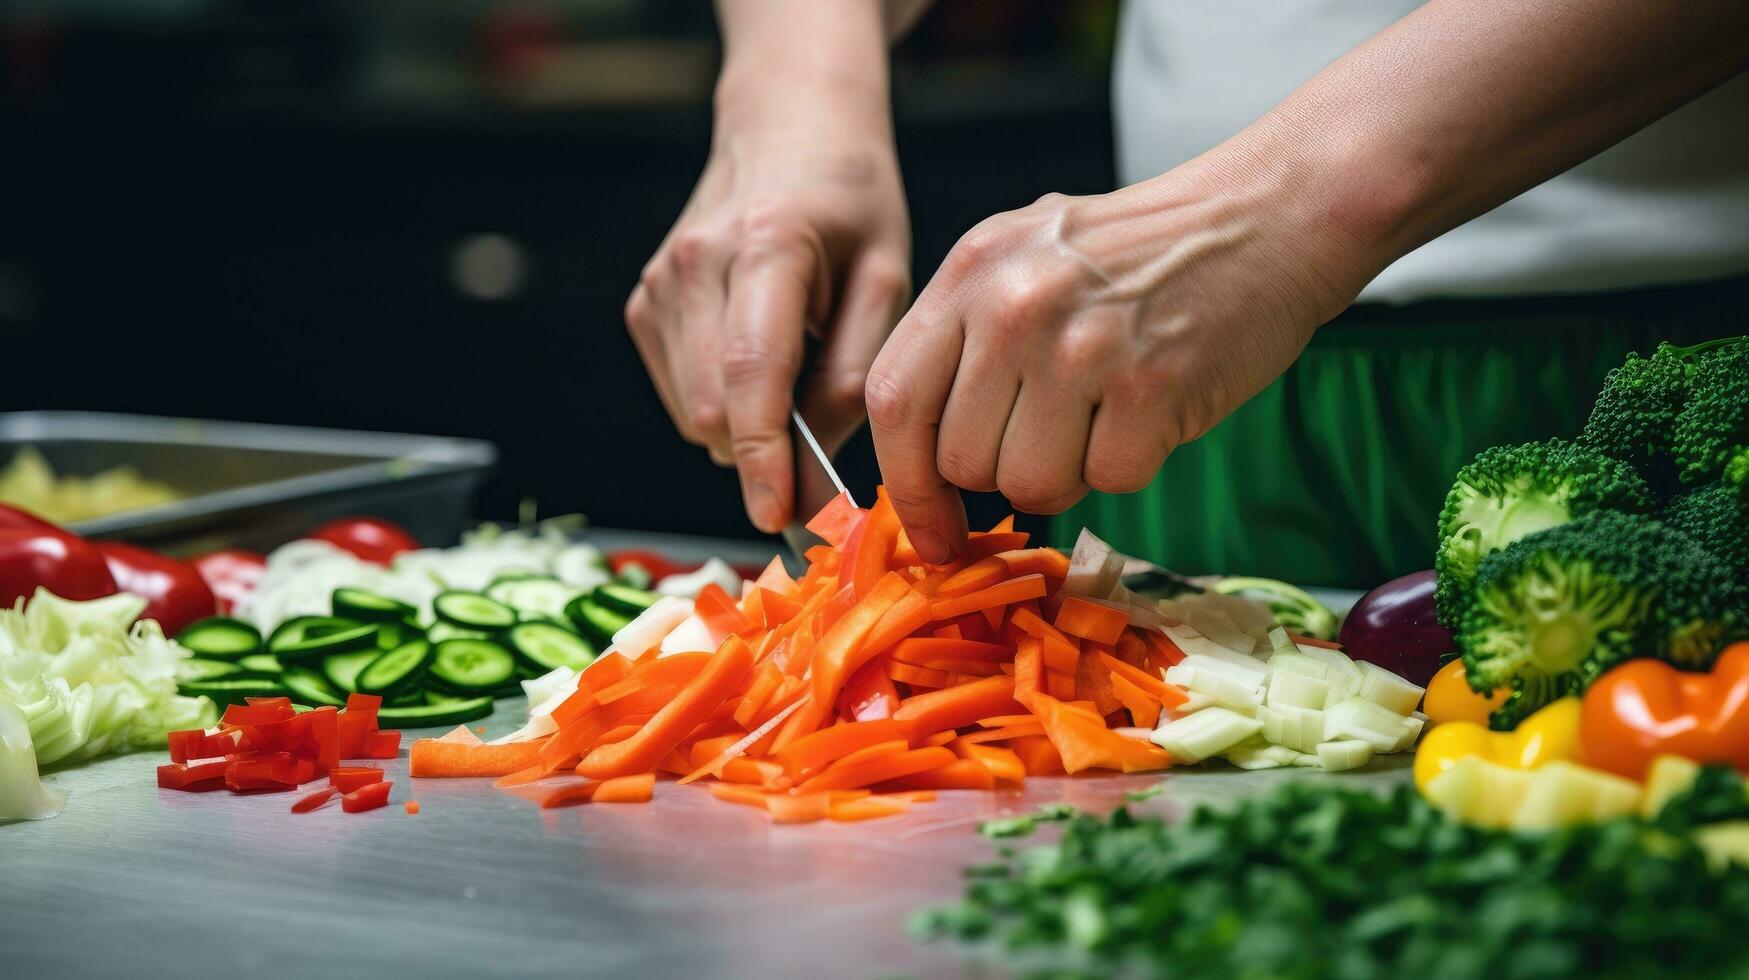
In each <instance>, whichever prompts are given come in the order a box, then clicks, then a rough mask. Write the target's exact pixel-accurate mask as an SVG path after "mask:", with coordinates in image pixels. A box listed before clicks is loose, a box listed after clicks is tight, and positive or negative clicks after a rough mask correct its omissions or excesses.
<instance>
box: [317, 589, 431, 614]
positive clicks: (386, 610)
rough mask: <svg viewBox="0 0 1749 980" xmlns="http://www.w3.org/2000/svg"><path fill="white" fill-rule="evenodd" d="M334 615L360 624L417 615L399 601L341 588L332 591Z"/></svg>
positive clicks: (362, 591)
mask: <svg viewBox="0 0 1749 980" xmlns="http://www.w3.org/2000/svg"><path fill="white" fill-rule="evenodd" d="M333 604H334V615H335V616H337V617H341V618H344V619H354V620H357V621H359V622H361V623H392V622H397V621H399V620H403V619H407V618H408V617H410V616H413V615H415V614H417V612H418V610H416V609H414V608H413V607H412V606H409V605H407V604H406V603H405V602H402V601H401V600H399V599H391V598H389V597H388V596H381V595H377V594H376V593H375V592H366V591H365V590H363V589H353V588H348V587H346V586H342V587H340V588H338V589H335V590H334V598H333Z"/></svg>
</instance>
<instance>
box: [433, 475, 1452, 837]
mask: <svg viewBox="0 0 1749 980" xmlns="http://www.w3.org/2000/svg"><path fill="white" fill-rule="evenodd" d="M808 527H809V529H810V530H812V531H814V532H815V533H816V534H818V535H819V536H820V537H821V538H823V539H824V540H825V541H826V542H827V543H826V544H824V545H821V546H818V547H816V548H814V549H812V550H810V551H809V553H808V554H807V556H806V557H807V559H808V562H809V567H808V570H807V572H806V573H805V574H804V575H802V577H801V578H799V579H792V578H791V577H790V576H789V575H788V574H787V573H786V572H785V570H784V568H783V566H782V564H781V563H779V562H777V561H773V562H772V564H771V565H770V566H769V567H768V568H766V569H765V571H764V572H763V573H762V574H761V575H760V576H759V577H758V579H757V581H754V582H750V583H747V585H746V586H745V588H744V589H743V591H742V595H741V597H740V599H739V600H738V601H737V600H735V599H732V598H730V596H729V594H728V593H727V592H726V591H725V590H724V589H723V588H721V587H720V586H718V585H717V584H715V583H712V584H710V585H708V586H706V587H705V588H704V590H703V591H702V592H701V593H700V594H699V595H698V597H697V598H696V600H686V599H678V598H672V597H669V598H663V599H661V600H659V601H657V602H656V603H654V604H653V605H652V606H651V607H650V608H648V609H647V610H645V611H644V612H643V614H641V615H640V616H638V617H637V619H635V620H633V621H632V622H631V623H629V624H627V625H626V626H625V627H624V628H623V629H621V630H619V631H618V632H617V633H615V634H614V636H613V643H612V645H611V646H610V647H609V648H608V650H607V651H606V652H605V653H604V655H603V656H602V657H601V658H599V659H598V660H596V661H594V662H593V663H591V664H590V665H588V666H587V667H586V668H585V669H583V670H582V671H581V672H576V671H572V670H569V669H564V668H561V669H558V670H555V671H553V672H552V673H551V674H549V675H547V676H545V677H542V678H540V679H539V680H538V681H531V682H529V683H528V684H527V685H526V686H527V687H528V688H529V703H530V705H531V708H530V720H529V723H528V724H527V725H526V726H524V728H523V729H521V730H520V731H518V732H516V733H513V734H512V735H510V736H507V737H506V738H504V739H501V740H499V741H498V742H496V743H489V744H482V743H480V742H479V741H478V740H477V739H476V738H474V737H473V735H472V733H470V732H468V731H467V730H466V729H458V730H457V732H455V733H452V735H451V736H450V737H446V738H444V739H441V740H422V741H420V742H417V743H415V745H414V747H413V750H412V755H411V761H412V773H413V775H414V776H416V777H432V776H473V777H477V776H487V775H495V776H499V777H501V778H500V780H499V782H500V785H504V786H517V785H523V784H531V783H535V782H537V781H540V780H544V779H546V778H548V777H571V778H570V783H571V784H570V785H564V786H560V787H558V788H556V789H554V790H552V791H551V792H550V793H549V794H548V795H547V797H546V799H545V803H546V804H547V805H550V806H558V805H565V804H570V803H577V802H583V801H585V800H596V801H599V800H601V799H603V794H606V795H607V796H610V797H613V798H621V794H622V792H623V791H624V787H625V786H626V784H624V783H622V782H619V781H622V780H636V783H635V785H636V787H638V791H637V794H636V795H639V796H641V797H647V796H648V792H649V787H650V786H651V785H652V784H653V781H654V774H655V773H656V772H666V773H670V774H673V775H676V776H679V777H680V782H681V783H682V784H685V783H690V782H693V781H696V780H700V779H705V778H707V777H709V778H710V779H711V782H710V784H709V786H710V790H711V792H712V793H714V794H716V795H717V796H718V797H720V798H722V799H724V800H727V801H729V802H732V803H739V804H744V805H747V806H752V807H756V808H759V809H761V810H764V811H765V812H766V813H767V814H768V815H769V816H770V817H771V819H773V820H775V821H779V822H807V821H812V820H819V819H824V818H831V819H839V820H859V819H867V818H871V817H879V816H886V815H890V814H893V813H898V812H901V811H903V810H904V809H905V808H906V807H908V806H910V805H911V804H913V803H916V802H920V801H923V800H927V799H929V798H930V797H931V796H932V794H933V793H934V792H935V791H937V790H944V789H984V790H988V789H994V788H995V787H997V786H998V785H1015V784H1018V783H1020V782H1022V781H1023V780H1024V779H1025V778H1026V777H1027V776H1029V775H1041V774H1059V773H1076V772H1081V771H1083V770H1088V769H1109V770H1116V771H1121V772H1136V771H1145V770H1155V769H1163V768H1165V767H1167V766H1169V765H1172V764H1174V763H1175V762H1176V763H1195V762H1199V761H1202V760H1203V759H1205V758H1209V757H1211V756H1214V755H1217V754H1225V756H1226V757H1227V758H1229V759H1233V760H1235V761H1238V762H1240V763H1241V764H1246V765H1250V766H1252V767H1262V766H1271V765H1294V764H1311V765H1327V766H1329V767H1330V768H1349V767H1352V766H1355V765H1358V764H1361V763H1363V762H1365V761H1366V759H1367V758H1368V757H1369V756H1370V755H1371V753H1372V752H1374V751H1380V752H1384V751H1398V750H1401V749H1403V748H1406V747H1407V746H1408V745H1410V744H1411V743H1413V741H1414V739H1415V736H1416V734H1417V733H1418V732H1419V729H1420V720H1419V719H1418V718H1417V717H1415V716H1414V715H1413V712H1414V710H1415V708H1416V706H1417V704H1418V703H1419V701H1420V697H1421V689H1420V688H1419V687H1416V686H1414V685H1411V684H1409V683H1408V682H1406V681H1404V680H1402V679H1401V678H1399V677H1396V676H1395V675H1392V674H1390V673H1389V672H1388V671H1385V670H1382V669H1380V668H1377V667H1375V666H1373V665H1371V664H1356V663H1354V662H1352V661H1350V660H1348V658H1346V657H1344V656H1343V655H1342V654H1341V653H1340V652H1339V651H1338V650H1336V649H1335V648H1334V644H1329V643H1325V642H1322V641H1311V640H1309V638H1300V639H1305V640H1307V642H1305V643H1299V642H1296V639H1295V638H1294V637H1293V636H1291V635H1290V634H1288V633H1287V632H1286V631H1285V630H1283V629H1281V628H1280V627H1278V626H1276V625H1275V623H1274V621H1273V620H1272V619H1270V618H1269V616H1268V613H1267V611H1261V610H1260V607H1257V606H1255V605H1253V604H1251V603H1250V602H1249V601H1248V600H1244V599H1239V598H1236V597H1232V596H1221V595H1211V596H1209V597H1207V599H1208V601H1207V602H1206V603H1202V604H1190V605H1181V606H1180V607H1178V611H1180V612H1181V613H1183V614H1184V615H1186V616H1195V617H1197V622H1198V624H1199V625H1200V626H1201V627H1202V628H1203V629H1206V630H1208V635H1205V634H1204V633H1202V632H1199V631H1198V630H1197V629H1193V628H1191V627H1190V626H1189V625H1187V624H1186V623H1182V622H1179V621H1178V620H1175V619H1172V618H1169V617H1168V616H1167V615H1166V614H1164V613H1163V612H1162V611H1161V609H1160V607H1159V606H1157V605H1156V604H1154V603H1151V602H1147V601H1143V600H1138V599H1135V598H1134V597H1131V596H1128V595H1126V594H1124V593H1123V592H1122V587H1121V586H1119V585H1118V584H1117V574H1118V570H1119V569H1120V568H1121V565H1122V558H1121V556H1117V555H1115V554H1113V553H1112V552H1111V550H1110V549H1109V548H1107V547H1105V546H1104V545H1103V543H1101V542H1098V540H1097V539H1096V538H1093V537H1092V536H1091V535H1087V536H1085V537H1084V539H1083V546H1082V547H1079V548H1078V549H1077V551H1076V554H1075V556H1074V558H1073V559H1071V558H1070V557H1067V556H1064V555H1063V554H1062V553H1060V552H1058V551H1055V550H1053V549H1050V548H1029V547H1027V535H1026V534H1024V533H1021V532H1017V531H1015V530H1013V527H1012V522H1011V521H1004V522H1003V523H1002V524H1000V525H998V526H997V527H995V528H993V529H991V530H990V531H987V532H983V533H977V534H973V535H972V536H971V538H970V540H969V542H968V545H967V548H966V552H965V554H964V555H962V556H961V557H960V558H959V559H958V560H956V561H954V562H953V563H952V564H949V565H946V566H929V565H925V564H924V563H922V562H921V561H920V560H919V559H918V557H917V555H916V552H915V551H914V550H913V549H912V548H911V546H910V544H909V542H908V541H907V540H906V538H905V535H904V532H903V530H902V529H901V527H900V525H899V521H898V518H897V516H896V514H895V513H894V511H893V509H892V507H891V506H890V505H889V504H888V502H887V501H886V498H885V497H884V495H883V496H881V497H880V498H879V499H878V500H877V502H876V503H875V505H874V506H873V507H872V508H870V509H868V510H863V509H860V508H857V507H855V506H854V505H853V504H851V503H850V501H849V498H848V497H845V496H840V497H839V498H838V499H837V500H835V501H833V503H831V504H830V505H828V506H827V507H826V508H825V509H824V510H823V511H822V512H821V513H820V514H819V515H817V516H816V517H815V518H814V520H813V521H811V522H810V523H809V525H808ZM1235 614H1237V615H1239V616H1240V617H1241V618H1243V619H1245V620H1246V623H1245V628H1242V627H1241V626H1240V625H1239V624H1238V623H1236V622H1235V621H1234V615H1235ZM1253 616H1261V620H1260V621H1252V620H1251V618H1250V617H1253ZM1246 628H1249V632H1248V631H1246ZM1259 652H1261V653H1263V654H1264V657H1259V656H1258V654H1259ZM1265 658H1267V659H1265ZM1181 684H1182V686H1181ZM1156 726H1159V727H1158V729H1157V730H1156ZM573 774H575V775H573ZM575 776H581V777H583V778H584V781H583V782H581V783H579V782H577V781H576V779H575Z"/></svg>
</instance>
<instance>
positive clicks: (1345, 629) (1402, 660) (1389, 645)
mask: <svg viewBox="0 0 1749 980" xmlns="http://www.w3.org/2000/svg"><path fill="white" fill-rule="evenodd" d="M1434 577H1435V576H1434V574H1433V571H1432V570H1431V569H1429V570H1428V571H1425V572H1416V573H1414V574H1412V575H1405V576H1403V577H1402V578H1397V579H1392V580H1391V581H1389V582H1386V583H1385V584H1383V585H1381V586H1379V587H1378V588H1376V589H1373V590H1372V591H1371V592H1368V593H1367V594H1366V595H1364V596H1361V597H1360V601H1359V602H1357V603H1355V604H1354V608H1353V609H1352V610H1350V611H1349V613H1348V618H1347V619H1345V620H1343V621H1342V632H1341V634H1340V635H1338V636H1337V640H1338V641H1340V642H1341V643H1342V646H1343V648H1344V649H1346V650H1347V652H1348V655H1349V656H1350V657H1353V658H1354V659H1356V660H1369V661H1371V662H1373V663H1375V664H1378V665H1379V666H1380V667H1383V668H1385V669H1386V670H1389V671H1391V672H1392V673H1395V674H1397V675H1399V676H1401V677H1403V678H1405V679H1407V680H1408V681H1409V682H1410V683H1413V684H1420V685H1421V686H1423V687H1425V686H1427V682H1428V681H1430V680H1432V679H1433V674H1434V672H1435V671H1437V670H1439V658H1440V657H1441V656H1443V655H1444V654H1447V653H1450V652H1451V651H1453V650H1456V649H1457V644H1456V643H1455V642H1453V640H1452V638H1451V631H1450V630H1448V629H1446V628H1445V627H1443V626H1441V625H1439V620H1438V619H1437V618H1435V617H1434V615H1433V584H1434Z"/></svg>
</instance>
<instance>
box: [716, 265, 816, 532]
mask: <svg viewBox="0 0 1749 980" xmlns="http://www.w3.org/2000/svg"><path fill="white" fill-rule="evenodd" d="M815 264H816V256H815V253H814V252H813V251H812V250H811V249H806V248H771V249H762V250H759V251H756V252H751V253H746V254H744V255H743V256H741V257H739V258H737V259H736V261H735V264H734V266H733V268H731V269H730V273H729V304H728V311H727V315H726V322H727V337H728V340H727V343H726V345H725V347H724V350H723V360H722V379H723V386H724V387H723V391H724V395H725V397H726V398H727V400H728V411H727V418H728V430H729V439H730V444H731V446H732V447H733V451H734V456H735V467H736V469H737V470H739V471H740V475H741V496H742V499H743V501H745V503H746V505H747V516H748V517H749V518H751V519H752V521H753V523H754V525H755V526H756V527H758V528H759V529H760V530H762V531H765V532H767V533H776V532H777V531H780V530H782V529H783V526H784V524H785V522H787V521H788V520H789V515H790V510H791V504H792V498H793V494H794V477H795V458H794V457H793V456H792V455H791V448H790V438H789V432H790V419H789V412H790V405H791V399H792V397H793V392H794V391H795V383H796V372H797V371H799V370H800V369H801V365H802V334H803V331H804V330H805V326H804V322H803V321H804V320H805V319H806V318H807V312H808V299H809V294H810V287H811V286H812V284H813V283H814V268H815Z"/></svg>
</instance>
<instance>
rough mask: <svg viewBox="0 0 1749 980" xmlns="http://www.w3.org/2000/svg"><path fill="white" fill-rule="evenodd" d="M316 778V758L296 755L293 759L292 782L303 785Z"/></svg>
mask: <svg viewBox="0 0 1749 980" xmlns="http://www.w3.org/2000/svg"><path fill="white" fill-rule="evenodd" d="M315 778H316V760H314V759H311V758H309V757H307V756H300V757H296V758H294V759H293V760H292V782H294V783H296V784H297V785H299V786H302V785H303V784H305V783H307V782H311V781H313V780H314V779H315Z"/></svg>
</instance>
